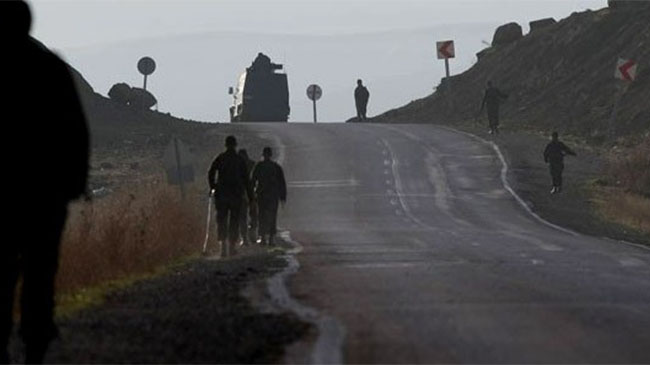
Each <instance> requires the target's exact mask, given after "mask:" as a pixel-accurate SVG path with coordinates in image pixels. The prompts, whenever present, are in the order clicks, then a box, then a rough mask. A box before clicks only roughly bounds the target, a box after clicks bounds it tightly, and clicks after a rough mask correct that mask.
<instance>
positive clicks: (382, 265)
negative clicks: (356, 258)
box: [343, 262, 426, 269]
mask: <svg viewBox="0 0 650 365" xmlns="http://www.w3.org/2000/svg"><path fill="white" fill-rule="evenodd" d="M424 265H426V264H425V263H422V262H372V263H365V264H347V265H343V267H346V268H348V269H400V268H409V267H415V266H424Z"/></svg>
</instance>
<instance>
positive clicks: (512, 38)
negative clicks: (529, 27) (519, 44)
mask: <svg viewBox="0 0 650 365" xmlns="http://www.w3.org/2000/svg"><path fill="white" fill-rule="evenodd" d="M523 36H524V33H523V31H522V30H521V25H519V24H517V23H508V24H504V25H502V26H500V27H499V28H497V30H496V31H495V32H494V38H493V39H492V46H501V45H505V44H510V43H513V42H516V41H518V40H520V39H521V38H522V37H523Z"/></svg>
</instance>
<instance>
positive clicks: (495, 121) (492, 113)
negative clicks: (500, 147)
mask: <svg viewBox="0 0 650 365" xmlns="http://www.w3.org/2000/svg"><path fill="white" fill-rule="evenodd" d="M507 98H508V95H506V94H504V93H502V92H501V91H500V90H499V89H497V88H496V87H495V86H494V85H493V84H492V81H488V83H487V89H486V90H485V95H484V96H483V102H482V103H481V113H482V112H483V109H485V106H486V105H487V116H488V124H489V125H490V131H489V133H490V134H499V108H500V106H501V102H502V101H503V100H505V99H507Z"/></svg>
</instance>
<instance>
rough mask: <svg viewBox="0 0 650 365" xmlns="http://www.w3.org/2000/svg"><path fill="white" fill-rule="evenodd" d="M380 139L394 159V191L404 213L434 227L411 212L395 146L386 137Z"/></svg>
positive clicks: (422, 224) (420, 223)
mask: <svg viewBox="0 0 650 365" xmlns="http://www.w3.org/2000/svg"><path fill="white" fill-rule="evenodd" d="M380 141H381V142H382V143H383V145H384V146H385V147H386V150H387V151H388V154H389V156H390V159H391V161H392V163H391V168H392V173H393V180H394V181H395V192H394V193H395V195H396V196H397V199H398V201H399V203H400V205H401V206H402V210H403V211H404V213H405V214H406V215H407V216H408V217H409V218H411V220H412V221H414V222H415V223H417V224H418V225H420V226H421V227H423V228H428V229H434V228H432V227H431V226H429V225H427V224H425V223H424V222H422V221H421V220H420V219H418V218H417V217H416V216H414V215H413V213H411V209H410V208H409V207H408V205H407V204H406V201H405V200H404V197H403V193H404V190H403V189H402V179H401V178H400V175H399V171H398V169H397V165H398V162H397V159H396V158H395V152H394V151H393V148H392V147H391V146H390V144H388V141H386V140H385V139H381V140H380ZM392 193H393V191H392V190H388V194H392Z"/></svg>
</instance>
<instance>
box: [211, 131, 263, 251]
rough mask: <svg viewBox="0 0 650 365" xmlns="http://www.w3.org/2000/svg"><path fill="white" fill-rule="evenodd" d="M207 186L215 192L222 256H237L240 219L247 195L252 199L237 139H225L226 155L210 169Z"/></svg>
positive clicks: (218, 157)
mask: <svg viewBox="0 0 650 365" xmlns="http://www.w3.org/2000/svg"><path fill="white" fill-rule="evenodd" d="M217 173H218V176H217ZM208 184H209V186H210V189H211V190H213V191H214V202H215V207H216V209H217V233H218V234H217V236H218V240H219V241H220V242H221V256H222V257H225V256H229V255H234V254H235V253H236V250H235V247H236V245H237V241H238V240H239V217H240V215H241V207H242V204H243V200H244V194H245V193H246V194H248V198H249V199H250V200H252V199H253V192H252V190H251V189H250V182H249V178H248V168H247V167H246V161H244V159H243V158H241V157H240V156H239V155H238V154H237V139H236V138H235V137H234V136H228V137H226V151H225V152H223V153H221V154H220V155H219V156H217V158H215V159H214V161H213V162H212V165H210V169H209V170H208Z"/></svg>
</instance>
